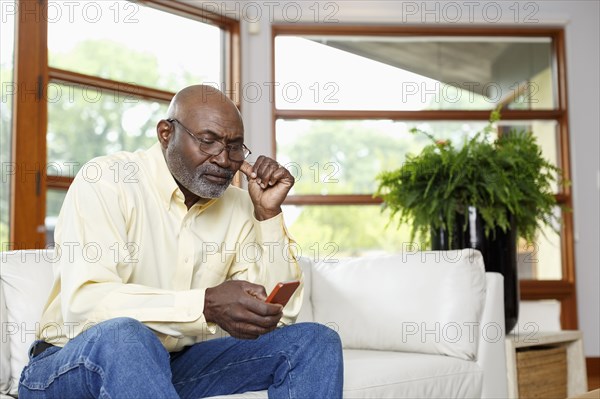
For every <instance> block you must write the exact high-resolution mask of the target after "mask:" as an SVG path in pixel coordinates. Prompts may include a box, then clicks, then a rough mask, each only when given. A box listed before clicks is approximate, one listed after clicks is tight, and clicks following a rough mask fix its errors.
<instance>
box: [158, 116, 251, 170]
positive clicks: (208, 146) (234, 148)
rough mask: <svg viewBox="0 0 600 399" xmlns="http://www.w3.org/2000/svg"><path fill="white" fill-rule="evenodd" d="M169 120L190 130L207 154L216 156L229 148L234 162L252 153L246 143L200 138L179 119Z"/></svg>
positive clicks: (230, 157) (228, 152) (228, 151)
mask: <svg viewBox="0 0 600 399" xmlns="http://www.w3.org/2000/svg"><path fill="white" fill-rule="evenodd" d="M167 122H169V123H173V122H176V123H178V124H179V126H181V127H182V128H183V130H185V131H186V132H188V134H189V135H190V136H192V137H193V138H194V139H195V140H196V141H197V142H198V148H199V149H200V151H202V152H203V153H205V154H206V155H212V156H216V155H219V154H220V153H221V152H223V150H224V149H227V154H228V156H229V159H230V160H232V161H234V162H241V161H243V160H244V159H246V158H248V155H250V154H252V151H250V150H249V149H248V147H246V146H245V145H244V144H224V143H222V142H220V141H218V140H211V139H207V138H200V137H198V136H196V135H195V134H194V133H192V132H191V131H190V130H189V129H188V128H187V127H185V126H184V125H183V124H182V123H181V122H179V121H178V120H177V119H167Z"/></svg>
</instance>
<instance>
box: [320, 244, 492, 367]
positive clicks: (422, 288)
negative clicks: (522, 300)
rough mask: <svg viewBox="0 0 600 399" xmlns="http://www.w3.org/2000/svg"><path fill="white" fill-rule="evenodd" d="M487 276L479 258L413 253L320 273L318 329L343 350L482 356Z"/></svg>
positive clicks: (324, 266) (323, 267)
mask: <svg viewBox="0 0 600 399" xmlns="http://www.w3.org/2000/svg"><path fill="white" fill-rule="evenodd" d="M485 289H486V286H485V270H484V265H483V259H482V256H481V254H480V253H479V252H478V251H476V250H471V249H467V250H455V251H428V252H411V253H408V252H407V253H402V254H396V255H383V256H381V255H380V256H376V257H362V258H352V259H345V260H340V261H338V262H337V263H334V262H321V263H318V264H316V265H315V267H314V270H313V273H312V304H313V306H314V308H313V312H314V317H315V321H317V322H319V323H322V324H326V325H328V326H330V327H332V328H334V329H336V330H337V331H338V333H339V334H340V337H341V338H342V343H343V345H344V347H345V348H349V349H375V350H396V351H406V352H419V353H431V354H443V355H448V356H454V357H457V358H461V359H469V360H472V359H475V358H476V356H477V345H478V337H479V336H480V333H479V331H480V329H479V322H480V318H481V314H482V311H483V305H484V301H485Z"/></svg>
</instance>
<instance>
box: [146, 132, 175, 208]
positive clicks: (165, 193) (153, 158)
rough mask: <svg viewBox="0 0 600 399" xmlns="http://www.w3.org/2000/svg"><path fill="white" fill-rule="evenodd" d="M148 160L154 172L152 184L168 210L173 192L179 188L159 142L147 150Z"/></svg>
mask: <svg viewBox="0 0 600 399" xmlns="http://www.w3.org/2000/svg"><path fill="white" fill-rule="evenodd" d="M148 158H149V160H150V163H151V164H152V169H153V171H154V172H155V174H154V182H155V184H156V187H157V188H158V192H159V195H160V197H161V199H162V201H163V203H164V204H165V206H166V208H167V209H168V208H169V207H170V206H171V198H172V197H173V195H175V192H176V191H181V190H179V186H178V185H177V182H176V181H175V179H174V178H173V175H171V171H170V170H169V167H168V166H167V161H166V160H165V157H164V155H163V153H162V148H161V146H160V142H157V143H156V144H154V145H153V146H152V147H150V148H149V149H148Z"/></svg>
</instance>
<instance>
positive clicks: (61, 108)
mask: <svg viewBox="0 0 600 399" xmlns="http://www.w3.org/2000/svg"><path fill="white" fill-rule="evenodd" d="M166 112H167V105H165V104H161V103H157V102H151V101H146V100H142V99H135V98H126V97H118V96H117V97H116V96H115V94H114V92H111V91H101V90H95V89H91V88H89V87H83V88H82V87H78V86H68V85H59V84H56V83H51V84H50V85H49V86H48V132H47V147H48V167H47V173H48V174H49V175H59V176H74V175H75V173H77V171H78V170H79V169H80V168H81V166H82V165H83V164H84V163H85V162H87V161H89V160H90V159H92V158H94V157H97V156H100V155H106V154H111V153H114V152H117V151H121V150H125V151H135V150H137V149H143V148H148V147H150V146H152V145H153V144H154V143H156V141H157V138H156V124H157V123H158V121H159V120H160V119H161V118H164V116H165V115H166Z"/></svg>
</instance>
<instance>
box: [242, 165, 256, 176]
mask: <svg viewBox="0 0 600 399" xmlns="http://www.w3.org/2000/svg"><path fill="white" fill-rule="evenodd" d="M240 170H241V171H242V173H243V174H245V175H246V177H247V178H248V179H254V178H255V177H256V173H254V171H253V168H252V165H250V164H249V163H248V162H247V161H244V162H242V166H240Z"/></svg>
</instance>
